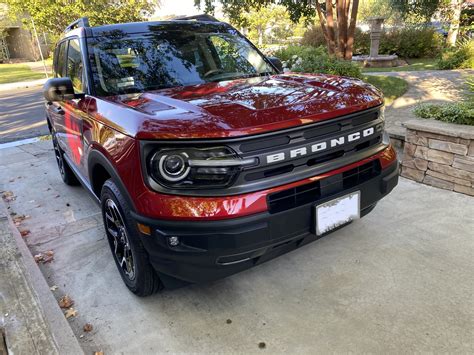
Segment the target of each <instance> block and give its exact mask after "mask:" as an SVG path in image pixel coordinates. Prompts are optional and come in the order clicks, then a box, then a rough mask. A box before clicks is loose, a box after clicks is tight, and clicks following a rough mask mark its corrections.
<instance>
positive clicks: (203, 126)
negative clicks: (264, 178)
mask: <svg viewBox="0 0 474 355" xmlns="http://www.w3.org/2000/svg"><path fill="white" fill-rule="evenodd" d="M106 100H107V101H109V102H111V103H113V104H114V105H120V106H122V107H126V108H127V109H129V110H131V111H132V112H130V111H129V113H131V114H134V115H135V116H136V118H137V119H136V120H133V121H134V122H135V123H136V126H133V125H132V124H131V123H130V122H131V121H130V117H122V118H119V120H120V119H123V120H127V121H128V122H124V126H126V127H127V128H128V131H129V133H130V134H132V135H134V136H136V137H137V138H139V139H173V138H223V137H236V136H242V135H249V134H258V133H262V132H268V131H273V130H279V129H284V128H289V127H294V126H299V125H303V124H309V123H313V122H317V121H322V120H327V119H331V118H334V117H339V116H342V115H346V114H349V113H353V112H357V111H361V110H365V109H367V108H370V107H374V106H377V105H381V104H382V103H383V99H382V95H381V93H380V92H379V91H378V90H377V89H375V88H374V87H373V86H371V85H369V84H366V83H364V82H363V81H361V80H357V79H350V78H343V77H337V76H330V75H304V74H282V75H274V76H270V77H257V78H248V79H239V80H232V81H225V82H219V83H207V84H201V85H193V86H185V87H175V88H170V89H163V90H157V91H152V92H146V93H142V94H130V95H117V96H113V97H108V98H107V99H106ZM121 116H122V115H121ZM123 116H128V115H123Z"/></svg>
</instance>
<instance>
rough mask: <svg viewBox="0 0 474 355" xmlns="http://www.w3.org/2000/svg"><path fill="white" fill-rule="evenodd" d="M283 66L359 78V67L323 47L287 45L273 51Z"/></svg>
mask: <svg viewBox="0 0 474 355" xmlns="http://www.w3.org/2000/svg"><path fill="white" fill-rule="evenodd" d="M275 55H276V56H277V57H278V58H280V59H281V60H282V61H283V66H284V67H285V68H288V69H289V70H291V71H294V72H304V73H326V74H333V75H341V76H350V77H354V78H361V77H362V74H361V71H360V67H359V66H358V65H356V64H354V63H352V62H350V61H345V60H339V59H336V58H335V57H333V56H329V55H328V54H327V53H326V49H325V48H324V47H318V48H315V47H310V46H288V47H286V48H284V49H280V50H278V51H276V52H275Z"/></svg>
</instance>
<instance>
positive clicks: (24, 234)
mask: <svg viewBox="0 0 474 355" xmlns="http://www.w3.org/2000/svg"><path fill="white" fill-rule="evenodd" d="M20 234H21V236H22V237H27V236H28V235H29V234H30V230H29V229H23V230H21V231H20Z"/></svg>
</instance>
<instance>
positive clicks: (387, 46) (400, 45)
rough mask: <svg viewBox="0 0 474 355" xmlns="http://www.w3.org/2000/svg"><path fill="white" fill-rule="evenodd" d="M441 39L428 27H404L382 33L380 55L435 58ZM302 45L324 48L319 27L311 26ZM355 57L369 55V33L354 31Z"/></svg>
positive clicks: (438, 52) (441, 45)
mask: <svg viewBox="0 0 474 355" xmlns="http://www.w3.org/2000/svg"><path fill="white" fill-rule="evenodd" d="M443 41H444V40H443V38H442V36H441V35H440V34H439V33H437V32H436V31H435V30H434V29H433V28H430V27H405V28H402V29H394V30H391V31H383V32H382V35H381V39H380V48H379V53H380V54H397V55H398V56H400V57H402V58H422V57H437V56H438V55H439V54H440V53H441V49H442V47H443ZM302 44H303V45H308V46H314V47H318V46H326V41H325V39H324V35H323V33H322V31H321V28H320V27H319V26H313V27H312V28H310V29H309V30H307V31H306V32H305V34H304V36H303V40H302ZM353 52H354V54H355V55H361V54H369V52H370V33H369V32H363V31H361V30H360V29H358V28H357V29H356V32H355V35H354V50H353Z"/></svg>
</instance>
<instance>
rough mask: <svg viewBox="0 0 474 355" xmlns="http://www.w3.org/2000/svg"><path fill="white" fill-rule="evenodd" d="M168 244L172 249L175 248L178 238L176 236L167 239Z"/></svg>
mask: <svg viewBox="0 0 474 355" xmlns="http://www.w3.org/2000/svg"><path fill="white" fill-rule="evenodd" d="M168 244H169V245H170V246H172V247H175V246H177V245H178V244H179V238H178V237H176V236H173V237H168Z"/></svg>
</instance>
